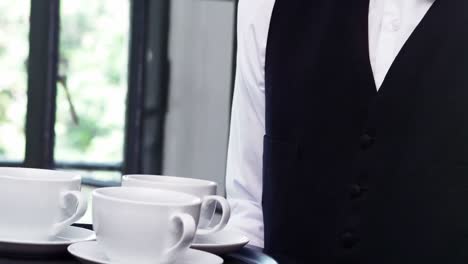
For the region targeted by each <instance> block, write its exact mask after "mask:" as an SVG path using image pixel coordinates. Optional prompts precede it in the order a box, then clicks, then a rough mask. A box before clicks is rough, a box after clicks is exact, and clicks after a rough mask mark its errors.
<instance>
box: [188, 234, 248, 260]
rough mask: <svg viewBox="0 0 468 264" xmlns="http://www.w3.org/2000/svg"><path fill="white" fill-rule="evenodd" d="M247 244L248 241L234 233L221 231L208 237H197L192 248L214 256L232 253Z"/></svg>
mask: <svg viewBox="0 0 468 264" xmlns="http://www.w3.org/2000/svg"><path fill="white" fill-rule="evenodd" d="M248 243H249V239H248V238H247V237H245V236H243V235H241V234H239V233H236V232H234V231H228V230H222V231H220V232H217V233H214V234H210V235H197V236H196V237H195V240H194V241H193V243H192V248H194V249H199V250H203V251H207V252H210V253H213V254H216V255H224V254H229V253H234V252H236V251H238V250H240V249H242V248H243V247H244V246H245V245H247V244H248Z"/></svg>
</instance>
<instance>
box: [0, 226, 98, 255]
mask: <svg viewBox="0 0 468 264" xmlns="http://www.w3.org/2000/svg"><path fill="white" fill-rule="evenodd" d="M95 239H96V235H95V234H94V232H93V231H91V230H88V229H84V228H80V227H74V226H69V227H67V228H65V230H64V231H62V232H61V233H60V234H59V235H57V237H55V238H54V239H52V240H49V241H22V240H13V239H3V240H1V239H0V255H1V256H9V257H21V258H42V257H51V256H58V255H63V254H66V253H67V247H68V246H69V245H71V244H73V243H77V242H82V241H91V240H95Z"/></svg>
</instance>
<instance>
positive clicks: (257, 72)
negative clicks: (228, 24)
mask: <svg viewBox="0 0 468 264" xmlns="http://www.w3.org/2000/svg"><path fill="white" fill-rule="evenodd" d="M434 1H435V0H370V6H369V59H370V62H371V65H372V70H373V73H374V79H375V83H376V86H377V87H378V88H379V87H380V86H381V85H382V83H383V81H384V79H385V76H386V74H387V72H388V70H389V68H390V66H391V64H392V63H393V61H394V59H395V57H396V56H397V55H398V53H399V51H400V50H401V48H402V47H403V45H404V43H405V42H406V41H407V40H408V38H409V37H410V35H411V34H412V32H413V31H414V29H415V28H416V26H417V25H418V24H419V23H420V21H421V20H422V18H423V17H424V15H425V14H426V12H427V11H428V10H429V8H430V7H431V5H432V4H433V3H434ZM274 2H275V1H274V0H240V2H239V10H238V11H239V13H238V32H237V33H238V53H237V73H236V84H235V92H234V101H233V108H232V120H231V132H230V140H229V151H228V162H227V172H226V173H227V175H226V189H227V196H228V200H229V202H230V204H231V206H232V217H231V220H230V222H229V225H228V227H229V228H231V229H233V230H236V231H238V232H241V233H242V234H244V235H246V236H247V237H249V238H250V240H251V242H250V243H251V244H252V245H254V246H259V247H263V238H264V231H263V213H262V166H263V158H262V157H263V136H264V134H265V77H264V69H265V51H266V45H267V38H268V29H269V25H270V19H271V13H272V10H273V6H274ZM285 52H287V51H285ZM357 66H358V65H357ZM285 228H287V227H285Z"/></svg>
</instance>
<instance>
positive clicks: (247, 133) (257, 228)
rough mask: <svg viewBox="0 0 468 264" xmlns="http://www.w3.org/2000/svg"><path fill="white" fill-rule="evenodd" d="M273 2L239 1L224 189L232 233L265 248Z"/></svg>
mask: <svg viewBox="0 0 468 264" xmlns="http://www.w3.org/2000/svg"><path fill="white" fill-rule="evenodd" d="M273 5H274V0H240V2H239V10H238V11H239V12H238V32H237V33H238V53H237V70H236V80H235V90H234V99H233V107H232V117H231V129H230V138H229V149H228V160H227V171H226V190H227V197H228V201H229V203H230V205H231V207H232V216H231V219H230V221H229V224H228V228H230V229H233V230H236V231H238V232H240V233H242V234H244V235H245V236H247V237H249V239H250V241H251V242H250V243H251V244H252V245H254V246H258V247H263V245H264V231H263V211H262V187H263V184H262V182H263V180H262V166H263V162H262V160H263V136H264V134H265V77H264V69H265V50H266V43H267V38H268V29H269V24H270V19H271V13H272V10H273Z"/></svg>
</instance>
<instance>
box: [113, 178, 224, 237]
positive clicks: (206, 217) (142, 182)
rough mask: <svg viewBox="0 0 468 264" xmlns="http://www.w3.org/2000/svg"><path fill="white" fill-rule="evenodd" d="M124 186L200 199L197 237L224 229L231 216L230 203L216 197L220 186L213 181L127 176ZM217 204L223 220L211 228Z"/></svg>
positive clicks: (123, 180) (123, 181) (124, 179)
mask: <svg viewBox="0 0 468 264" xmlns="http://www.w3.org/2000/svg"><path fill="white" fill-rule="evenodd" d="M122 186H125V187H145V188H157V189H163V190H171V191H177V192H183V193H187V194H191V195H195V196H197V197H199V198H200V199H201V200H202V201H203V202H202V209H201V214H200V215H201V216H200V219H199V226H198V230H197V235H207V234H212V233H216V232H218V231H220V230H222V229H224V227H225V226H226V224H227V223H228V221H229V218H230V216H231V208H230V206H229V203H228V202H227V201H226V199H225V198H224V197H221V196H217V195H216V189H217V187H218V185H217V184H216V183H215V182H212V181H206V180H199V179H191V178H181V177H171V176H157V175H125V176H123V178H122ZM216 203H219V204H220V205H221V209H222V216H221V220H220V221H219V222H218V223H217V224H216V225H215V226H213V227H211V226H210V224H211V222H212V219H213V216H214V213H215V209H216Z"/></svg>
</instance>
